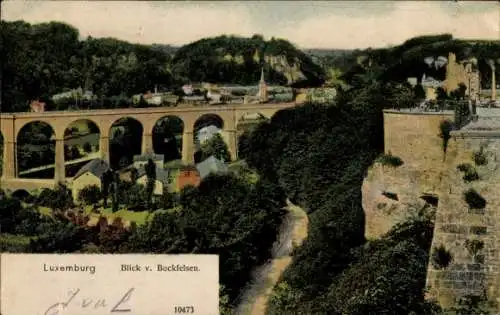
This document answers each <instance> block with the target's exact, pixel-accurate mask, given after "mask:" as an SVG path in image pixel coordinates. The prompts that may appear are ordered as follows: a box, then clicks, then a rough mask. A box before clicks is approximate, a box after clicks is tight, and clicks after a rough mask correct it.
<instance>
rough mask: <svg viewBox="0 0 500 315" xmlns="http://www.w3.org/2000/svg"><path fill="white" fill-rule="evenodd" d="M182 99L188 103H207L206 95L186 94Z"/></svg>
mask: <svg viewBox="0 0 500 315" xmlns="http://www.w3.org/2000/svg"><path fill="white" fill-rule="evenodd" d="M182 101H183V102H184V103H186V104H191V105H194V104H202V103H206V99H205V96H196V95H193V96H184V97H183V98H182Z"/></svg>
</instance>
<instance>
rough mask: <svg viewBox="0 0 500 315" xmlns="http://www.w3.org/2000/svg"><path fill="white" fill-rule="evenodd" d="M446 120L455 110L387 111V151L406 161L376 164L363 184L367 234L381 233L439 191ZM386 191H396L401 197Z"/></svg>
mask: <svg viewBox="0 0 500 315" xmlns="http://www.w3.org/2000/svg"><path fill="white" fill-rule="evenodd" d="M444 120H453V113H451V112H444V113H433V112H431V113H426V112H403V111H401V112H400V111H389V110H388V111H385V112H384V138H385V139H384V143H385V153H387V154H388V153H390V154H392V155H394V156H398V157H399V158H401V159H402V160H403V163H404V164H403V165H401V166H399V167H397V168H392V167H389V166H382V165H380V164H375V165H374V166H373V167H372V168H370V170H369V171H368V176H367V177H366V178H365V180H364V182H363V186H362V191H363V200H362V202H363V208H364V210H365V216H366V228H365V231H366V233H365V236H366V237H367V238H376V237H380V236H381V235H382V234H384V233H386V232H388V231H389V230H390V229H391V227H393V226H394V225H395V224H397V223H399V222H401V221H404V220H406V219H407V218H408V216H411V215H413V214H415V212H417V211H418V210H419V209H421V208H422V207H423V205H424V204H425V201H424V200H423V199H422V198H421V197H422V196H423V195H437V192H438V189H439V187H440V182H441V178H442V173H443V167H444V165H445V162H443V157H444V156H443V146H442V142H443V140H442V138H440V136H439V133H440V129H439V125H440V123H441V122H442V121H444ZM384 192H386V193H387V192H388V193H392V194H395V195H396V196H397V200H395V199H394V198H393V199H391V198H388V197H387V194H385V195H384Z"/></svg>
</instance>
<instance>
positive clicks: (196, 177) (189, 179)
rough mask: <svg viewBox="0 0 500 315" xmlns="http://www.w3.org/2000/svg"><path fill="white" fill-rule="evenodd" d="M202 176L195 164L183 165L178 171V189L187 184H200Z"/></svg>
mask: <svg viewBox="0 0 500 315" xmlns="http://www.w3.org/2000/svg"><path fill="white" fill-rule="evenodd" d="M200 181H201V178H200V174H199V173H198V169H197V168H196V167H195V166H194V165H186V166H182V167H181V168H180V169H179V172H178V173H177V178H176V182H177V185H176V186H177V187H176V190H177V191H180V190H182V189H183V188H184V187H186V186H195V187H196V186H198V185H199V184H200Z"/></svg>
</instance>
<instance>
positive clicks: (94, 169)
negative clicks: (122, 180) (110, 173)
mask: <svg viewBox="0 0 500 315" xmlns="http://www.w3.org/2000/svg"><path fill="white" fill-rule="evenodd" d="M109 169H110V167H109V164H108V163H107V162H106V161H104V160H102V159H95V160H92V161H90V162H88V163H87V164H85V165H84V166H83V167H82V168H80V170H78V172H77V173H76V175H75V176H74V177H73V180H75V179H76V178H78V177H80V176H81V175H83V174H84V173H86V172H90V173H92V174H94V175H95V176H96V177H101V176H102V174H104V173H105V172H106V171H107V170H109Z"/></svg>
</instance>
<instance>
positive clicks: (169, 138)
mask: <svg viewBox="0 0 500 315" xmlns="http://www.w3.org/2000/svg"><path fill="white" fill-rule="evenodd" d="M184 129H185V127H184V121H183V120H182V119H181V118H180V117H179V116H175V115H166V116H163V117H161V118H159V119H158V120H157V121H156V122H155V124H154V126H153V130H152V138H153V139H152V142H153V151H154V152H155V153H156V154H162V155H163V156H164V161H165V162H168V161H172V160H179V159H181V158H182V135H183V133H184Z"/></svg>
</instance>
